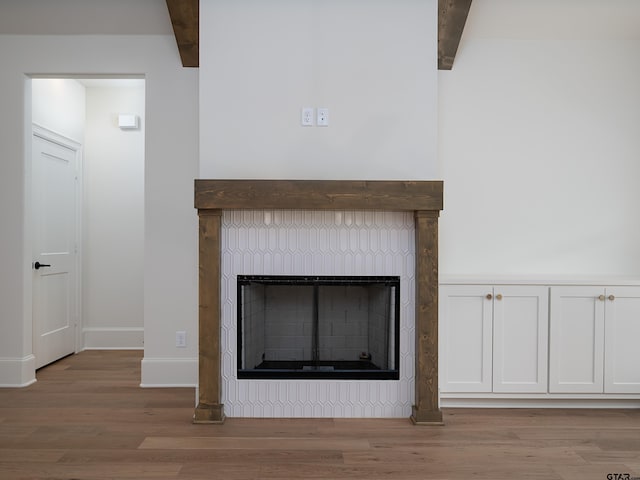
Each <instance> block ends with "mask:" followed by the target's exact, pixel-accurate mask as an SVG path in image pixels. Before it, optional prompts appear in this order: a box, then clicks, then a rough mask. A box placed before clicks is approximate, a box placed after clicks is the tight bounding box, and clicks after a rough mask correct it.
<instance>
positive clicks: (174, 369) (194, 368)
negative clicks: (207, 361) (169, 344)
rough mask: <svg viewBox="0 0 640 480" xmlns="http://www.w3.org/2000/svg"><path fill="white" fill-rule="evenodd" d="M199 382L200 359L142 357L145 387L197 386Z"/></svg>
mask: <svg viewBox="0 0 640 480" xmlns="http://www.w3.org/2000/svg"><path fill="white" fill-rule="evenodd" d="M197 383H198V359H197V358H196V357H194V358H164V357H163V358H148V357H145V358H143V359H142V382H141V383H140V386H141V387H143V388H157V387H160V388H166V387H195V386H196V385H197Z"/></svg>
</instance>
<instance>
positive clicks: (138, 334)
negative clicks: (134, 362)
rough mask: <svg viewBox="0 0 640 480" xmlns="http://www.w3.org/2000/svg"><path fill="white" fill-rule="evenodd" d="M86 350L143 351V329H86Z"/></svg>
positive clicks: (83, 332)
mask: <svg viewBox="0 0 640 480" xmlns="http://www.w3.org/2000/svg"><path fill="white" fill-rule="evenodd" d="M82 336H83V344H84V350H142V349H143V348H144V343H143V342H144V328H142V327H107V328H101V327H85V328H83V329H82Z"/></svg>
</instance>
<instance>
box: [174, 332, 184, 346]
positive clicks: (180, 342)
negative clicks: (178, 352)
mask: <svg viewBox="0 0 640 480" xmlns="http://www.w3.org/2000/svg"><path fill="white" fill-rule="evenodd" d="M186 346H187V332H185V331H179V332H176V347H180V348H184V347H186Z"/></svg>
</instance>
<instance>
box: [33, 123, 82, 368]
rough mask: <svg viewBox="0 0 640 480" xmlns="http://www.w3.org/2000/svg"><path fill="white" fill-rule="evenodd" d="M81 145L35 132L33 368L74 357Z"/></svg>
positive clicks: (44, 132)
mask: <svg viewBox="0 0 640 480" xmlns="http://www.w3.org/2000/svg"><path fill="white" fill-rule="evenodd" d="M79 152H80V145H78V144H76V143H75V142H73V141H71V140H68V139H65V138H63V137H60V136H58V135H56V134H54V133H52V132H48V131H46V130H44V129H41V128H39V127H37V126H34V129H33V137H32V175H33V176H32V180H33V183H32V190H33V219H34V232H33V238H34V244H33V247H34V248H33V353H34V356H35V357H36V368H40V367H42V366H44V365H47V364H49V363H51V362H53V361H55V360H57V359H59V358H61V357H64V356H66V355H68V354H70V353H74V352H75V336H76V335H75V330H76V322H77V318H78V306H77V300H76V299H77V291H76V290H77V265H76V250H77V245H76V239H77V235H76V232H77V225H76V224H77V223H78V222H77V210H76V209H77V205H76V204H77V167H78V158H79Z"/></svg>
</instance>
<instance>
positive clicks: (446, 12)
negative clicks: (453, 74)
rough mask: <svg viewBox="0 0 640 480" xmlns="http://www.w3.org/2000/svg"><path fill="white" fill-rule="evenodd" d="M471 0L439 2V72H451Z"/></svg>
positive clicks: (445, 0)
mask: <svg viewBox="0 0 640 480" xmlns="http://www.w3.org/2000/svg"><path fill="white" fill-rule="evenodd" d="M470 8H471V0H438V70H451V68H452V67H453V60H454V59H455V58H456V52H457V51H458V45H459V44H460V38H462V32H463V30H464V24H465V23H466V21H467V16H468V15H469V9H470Z"/></svg>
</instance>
